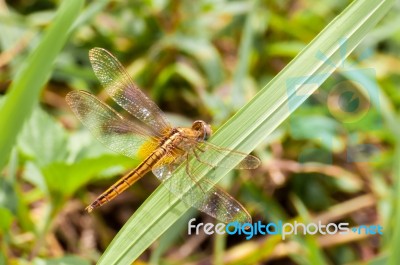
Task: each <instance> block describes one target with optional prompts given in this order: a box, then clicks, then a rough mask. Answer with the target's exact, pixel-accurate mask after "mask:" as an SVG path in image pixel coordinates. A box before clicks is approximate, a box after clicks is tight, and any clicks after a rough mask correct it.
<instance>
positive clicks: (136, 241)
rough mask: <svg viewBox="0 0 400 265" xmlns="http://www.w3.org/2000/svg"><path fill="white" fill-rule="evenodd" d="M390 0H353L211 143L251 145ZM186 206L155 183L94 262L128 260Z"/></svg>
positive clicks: (304, 93)
mask: <svg viewBox="0 0 400 265" xmlns="http://www.w3.org/2000/svg"><path fill="white" fill-rule="evenodd" d="M393 3H394V0H386V1H385V0H383V1H375V0H358V1H354V2H353V3H352V4H351V5H350V6H349V7H348V8H346V10H344V11H343V12H342V14H340V15H339V16H338V17H337V18H336V19H335V20H333V21H332V22H331V23H330V24H329V25H328V26H327V27H326V28H325V29H324V30H323V31H322V32H321V33H320V34H319V35H318V36H317V37H316V38H315V39H314V40H313V41H312V42H311V43H310V44H309V45H308V46H307V47H306V48H305V49H304V50H303V51H302V52H301V53H300V54H299V55H298V56H297V57H296V58H295V59H294V60H293V61H292V62H291V63H290V64H289V65H288V66H287V67H286V68H285V69H284V70H282V71H281V72H280V73H279V75H277V76H276V77H275V78H274V79H273V80H272V81H271V82H270V83H269V84H268V85H267V86H266V87H264V88H263V89H262V90H261V91H260V92H259V93H258V94H257V95H256V96H255V97H254V98H253V100H252V101H251V102H250V103H248V104H247V105H246V106H244V107H243V108H242V109H241V110H240V111H239V112H238V113H237V114H236V115H235V116H234V117H232V118H231V119H230V120H229V121H228V122H227V123H226V124H225V125H224V126H223V127H222V128H221V129H220V130H219V131H218V132H217V133H216V135H215V137H214V138H213V139H212V142H213V143H215V144H218V145H221V146H225V147H228V148H232V149H238V150H241V151H244V152H250V151H251V150H253V149H254V148H255V147H256V146H257V145H258V144H260V142H262V141H263V140H264V139H265V137H266V136H268V135H269V134H270V133H271V132H272V131H273V130H274V129H276V128H277V127H278V126H279V125H280V124H281V123H282V122H283V121H284V120H285V119H286V118H287V117H288V116H289V114H290V113H291V112H293V111H294V110H295V109H296V108H297V107H298V106H299V105H301V103H303V102H304V100H305V99H306V98H307V97H308V96H310V95H311V94H312V92H313V91H315V90H316V89H317V88H318V86H319V85H320V84H321V83H322V82H324V81H325V80H326V78H328V77H329V75H330V74H331V73H332V72H333V71H334V70H335V69H336V67H337V66H339V65H341V63H342V60H343V59H344V58H345V57H347V56H348V55H349V53H350V52H351V51H352V50H353V49H354V48H355V47H356V46H357V45H358V44H359V43H360V41H361V40H362V39H363V38H364V37H365V36H366V35H367V34H368V32H369V31H370V30H371V29H372V27H373V26H375V25H376V23H377V22H378V21H379V20H380V19H381V18H382V17H383V16H384V15H385V14H386V13H387V12H388V10H389V9H390V7H391V6H392V4H393ZM343 40H345V41H343ZM343 45H346V47H347V48H346V49H345V50H344V49H343V47H344V46H343ZM320 55H324V57H325V59H321V58H322V57H321V56H320ZM205 171H206V169H205ZM206 173H207V172H205V174H206ZM226 173H227V170H226V171H225V172H221V171H220V172H219V175H218V179H220V178H222V177H223V175H224V174H226ZM187 209H188V206H186V205H185V204H184V203H182V202H180V201H179V199H171V196H170V195H169V192H168V191H167V190H166V189H165V188H164V187H162V186H160V187H159V188H158V189H157V190H156V191H155V192H154V193H153V194H152V195H151V196H150V197H149V198H148V199H147V200H146V202H145V203H143V205H142V206H141V207H140V208H139V209H138V210H137V211H136V212H135V214H134V215H133V216H132V217H131V218H130V219H129V221H128V222H127V223H126V224H125V226H124V227H123V228H122V229H121V231H120V232H119V233H118V235H117V236H116V237H115V238H114V240H113V242H112V243H111V244H110V246H109V247H108V249H107V250H106V252H105V253H104V254H103V256H102V257H101V258H100V261H99V263H98V264H107V265H109V264H129V263H131V262H132V261H133V260H135V259H136V258H138V257H139V255H140V254H141V253H142V252H143V251H144V250H146V248H148V247H149V246H150V244H151V243H153V242H154V241H155V240H156V239H157V238H158V237H159V236H160V235H161V234H162V233H163V232H164V231H165V230H166V229H168V228H169V227H170V226H172V225H173V224H174V223H175V221H176V220H177V219H178V218H179V217H180V216H181V215H182V214H183V213H184V212H185V211H187Z"/></svg>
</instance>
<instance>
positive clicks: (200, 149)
mask: <svg viewBox="0 0 400 265" xmlns="http://www.w3.org/2000/svg"><path fill="white" fill-rule="evenodd" d="M191 152H192V153H193V154H194V155H195V157H196V158H197V160H198V161H199V162H201V163H203V164H206V165H209V166H211V167H222V168H229V169H231V168H236V169H255V168H257V167H258V166H259V165H260V163H261V161H260V159H259V158H258V157H256V156H253V155H248V154H245V153H242V152H238V151H234V150H230V149H227V148H223V147H219V146H216V145H213V144H211V143H208V142H202V143H199V144H198V145H196V147H195V148H193V149H192V150H191Z"/></svg>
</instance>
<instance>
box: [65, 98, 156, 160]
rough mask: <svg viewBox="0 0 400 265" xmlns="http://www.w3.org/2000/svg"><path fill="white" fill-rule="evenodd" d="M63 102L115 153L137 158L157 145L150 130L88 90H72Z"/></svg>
mask: <svg viewBox="0 0 400 265" xmlns="http://www.w3.org/2000/svg"><path fill="white" fill-rule="evenodd" d="M66 101H67V103H68V105H69V106H70V107H71V109H72V110H73V112H74V113H75V115H76V116H77V117H78V118H79V119H80V120H81V122H82V123H83V124H84V125H85V126H86V127H87V128H88V129H89V130H90V131H91V133H92V134H93V135H94V136H95V137H96V138H97V139H98V140H99V141H100V142H102V143H103V144H104V145H105V146H107V147H108V148H110V149H111V150H113V151H115V152H117V153H121V154H123V155H126V156H128V157H131V158H134V159H136V158H138V155H140V153H142V154H143V156H146V155H147V154H148V153H150V152H151V151H152V150H151V149H152V148H155V147H156V145H157V144H156V138H154V137H151V132H148V131H146V130H145V129H144V128H142V127H140V126H138V125H137V124H135V123H134V122H132V121H130V120H128V119H125V118H123V116H121V115H119V114H118V113H117V112H116V111H115V110H113V109H112V108H111V107H109V106H108V105H106V104H104V103H103V102H101V101H100V100H98V99H97V98H96V97H95V96H93V95H92V94H90V93H88V92H85V91H72V92H70V93H68V95H67V97H66ZM145 149H148V150H145Z"/></svg>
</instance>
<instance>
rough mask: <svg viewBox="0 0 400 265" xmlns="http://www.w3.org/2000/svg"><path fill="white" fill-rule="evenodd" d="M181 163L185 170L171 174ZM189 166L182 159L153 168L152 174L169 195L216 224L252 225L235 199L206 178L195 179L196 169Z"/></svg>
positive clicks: (246, 213)
mask: <svg viewBox="0 0 400 265" xmlns="http://www.w3.org/2000/svg"><path fill="white" fill-rule="evenodd" d="M182 161H184V165H185V166H186V170H178V171H177V172H174V171H175V169H176V168H177V167H178V166H179V165H180V164H181V163H180V162H182ZM189 163H190V162H189V160H187V159H182V158H181V159H179V161H175V162H174V163H171V164H163V165H162V166H160V167H156V168H154V169H153V173H154V175H155V176H156V177H157V178H158V179H159V180H160V181H161V182H163V184H164V185H165V187H166V188H167V189H168V190H169V191H170V192H171V193H172V194H174V195H175V196H177V197H178V198H180V199H181V200H182V201H183V202H185V203H186V204H188V205H190V206H193V207H195V208H197V209H199V210H200V211H202V212H205V213H207V214H208V215H210V216H212V217H214V218H216V219H218V220H219V221H222V222H225V223H229V222H233V221H238V222H240V223H246V222H248V223H251V217H250V215H249V213H248V212H247V211H246V209H245V208H244V207H243V206H242V205H241V204H240V203H239V202H238V201H237V200H235V199H234V198H233V197H231V196H230V195H229V194H227V193H226V192H225V191H223V190H221V189H220V188H218V187H217V186H214V184H213V183H212V182H210V181H208V180H206V179H205V178H203V179H201V180H198V178H197V177H196V169H194V168H189Z"/></svg>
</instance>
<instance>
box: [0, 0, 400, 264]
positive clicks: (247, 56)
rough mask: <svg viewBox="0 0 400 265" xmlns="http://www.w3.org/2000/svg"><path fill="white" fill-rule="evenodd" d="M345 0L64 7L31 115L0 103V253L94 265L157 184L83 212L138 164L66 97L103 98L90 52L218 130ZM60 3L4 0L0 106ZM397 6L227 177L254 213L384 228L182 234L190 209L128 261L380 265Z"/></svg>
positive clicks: (389, 208)
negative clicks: (78, 114)
mask: <svg viewBox="0 0 400 265" xmlns="http://www.w3.org/2000/svg"><path fill="white" fill-rule="evenodd" d="M66 2H68V1H66ZM73 2H74V1H71V2H70V3H71V4H72V3H73ZM75 2H77V1H75ZM351 2H352V1H347V0H346V1H345V0H336V1H331V0H323V1H317V0H315V1H314V0H290V1H289V0H286V1H278V0H276V1H275V0H268V1H267V0H265V1H262V0H259V1H227V0H217V1H210V0H199V1H196V2H192V1H168V0H154V1H150V0H149V1H88V2H87V3H85V5H84V8H83V9H82V10H81V11H79V12H75V13H74V12H72V11H71V12H72V13H71V14H72V15H71V21H70V23H73V26H72V28H71V29H68V27H66V28H65V29H64V30H60V29H58V30H59V32H58V34H60V36H62V37H60V38H57V35H54V36H56V37H55V38H54V39H50V38H49V42H48V43H52V44H54V45H50V46H48V47H47V48H43V50H42V54H46V53H47V52H48V53H52V54H53V52H54V56H53V57H54V59H55V61H54V63H53V62H51V61H49V64H48V66H47V67H51V66H52V67H53V68H52V72H51V76H48V74H47V72H46V71H41V70H42V68H41V67H37V68H35V71H37V73H38V74H37V75H36V72H31V76H30V78H32V79H31V80H36V78H37V77H38V76H39V75H40V76H41V77H40V78H42V79H40V80H43V84H45V85H44V86H43V84H42V85H41V84H40V82H41V81H40V82H39V81H38V82H39V84H36V86H37V87H38V89H36V90H35V91H36V92H35V91H33V90H32V94H30V92H28V93H26V92H25V96H26V97H36V94H38V93H39V91H40V97H39V101H40V104H35V102H32V103H31V104H32V106H33V107H32V109H33V111H29V112H28V113H23V112H22V110H25V109H24V108H27V106H25V105H21V106H19V107H18V108H17V109H20V110H21V113H16V112H15V116H14V112H9V113H7V112H5V111H4V112H0V116H2V115H7V117H6V118H7V119H8V124H2V127H0V138H2V139H3V140H4V141H5V142H6V143H7V142H8V143H9V145H10V147H11V145H12V146H13V147H12V151H11V153H10V152H3V153H1V155H2V156H3V157H2V158H1V159H3V160H4V163H6V164H5V167H4V168H3V169H2V170H1V178H0V251H1V252H0V264H91V263H93V262H95V261H96V260H98V258H99V257H100V256H101V254H102V253H103V252H104V250H105V249H106V248H107V246H108V245H109V244H110V242H111V240H112V239H113V237H114V236H115V235H116V233H117V232H118V231H119V230H120V229H121V227H122V226H123V225H124V223H125V222H126V221H127V220H128V218H129V217H130V216H131V215H132V214H133V213H134V212H135V210H136V209H137V208H138V207H139V206H140V205H141V204H142V203H143V202H144V201H145V200H146V198H147V197H148V196H149V195H150V194H151V193H152V191H153V190H154V189H155V188H156V187H157V186H158V182H157V181H156V179H155V178H154V177H152V176H150V174H149V176H148V177H146V178H144V179H142V180H140V181H139V182H138V183H136V184H135V185H134V186H133V187H131V188H130V189H129V190H127V191H126V192H125V193H123V194H121V195H120V196H119V197H118V198H117V199H115V200H114V201H112V202H111V203H109V204H107V205H105V206H104V207H101V208H99V209H98V210H96V211H95V212H94V213H93V214H87V213H86V212H84V211H83V209H84V207H85V206H86V205H88V204H89V203H90V202H92V200H93V199H94V198H95V197H96V196H97V195H99V194H101V192H102V191H104V190H105V189H106V188H107V187H109V186H110V185H111V184H113V183H114V182H115V181H116V180H117V179H118V177H119V176H121V175H122V174H123V173H124V172H126V171H127V170H129V169H131V168H132V167H134V166H135V165H136V164H135V162H134V161H132V160H130V159H128V158H126V157H123V156H121V155H118V154H115V153H113V152H111V151H109V150H107V149H105V147H103V146H102V145H101V144H100V143H98V142H97V141H96V140H95V139H93V138H92V136H91V135H90V133H89V132H88V130H87V129H85V128H83V127H82V125H81V124H80V123H79V121H78V120H77V119H76V118H75V116H74V115H73V114H72V112H71V110H70V109H69V108H68V107H67V105H66V102H65V95H66V94H67V93H68V92H69V91H71V90H78V89H81V90H87V91H90V92H92V93H93V94H95V95H96V96H97V97H99V98H100V99H102V100H105V101H106V102H108V103H110V104H112V102H111V101H110V100H109V99H108V97H107V94H106V93H105V91H104V90H103V89H102V88H101V87H100V84H99V82H98V80H97V79H96V78H95V76H94V74H93V71H92V69H91V66H90V63H89V59H88V51H89V50H90V49H91V48H93V47H102V48H105V49H107V50H109V51H110V52H111V53H112V54H114V55H115V56H116V57H117V58H118V59H119V60H120V61H121V62H122V63H123V64H124V66H125V67H126V68H127V70H128V72H129V74H130V75H131V76H132V77H133V79H134V80H135V82H136V83H137V84H138V85H139V86H140V87H141V88H142V89H143V90H144V91H145V93H146V94H148V95H149V96H150V97H151V98H152V99H153V100H154V101H155V102H156V103H157V104H158V105H159V106H160V108H161V109H162V110H163V111H165V112H166V113H167V116H168V118H169V119H170V120H171V122H172V123H173V124H174V125H177V126H178V125H179V126H188V125H190V124H191V122H192V121H193V120H195V119H202V120H205V121H207V122H208V123H210V124H212V125H213V128H214V130H217V129H218V128H219V126H221V125H222V124H223V123H224V122H225V121H227V120H228V119H229V118H230V117H231V116H232V115H234V114H235V112H236V111H237V110H239V109H240V107H242V106H243V105H244V104H246V103H247V102H248V101H249V100H250V99H251V98H253V97H254V96H255V95H256V93H257V92H258V91H259V90H260V89H261V88H262V87H264V86H265V85H266V84H267V83H268V82H269V81H270V80H271V79H272V78H273V77H274V76H275V75H277V73H279V72H280V71H281V70H282V69H283V68H284V67H285V66H286V65H287V64H288V63H289V62H290V61H291V60H292V59H293V58H294V57H295V56H296V55H297V54H298V53H299V52H300V51H301V50H302V49H303V48H305V47H306V45H307V44H308V43H309V42H310V41H311V40H312V39H313V38H315V36H316V35H317V34H318V33H319V32H320V31H321V30H322V29H324V28H325V27H326V26H327V25H328V24H329V23H330V22H331V21H332V20H333V19H334V18H335V17H336V16H337V15H338V14H340V13H341V12H342V11H343V10H344V9H345V8H346V7H347V6H348V5H349V4H350V3H351ZM59 6H60V1H44V0H42V1H24V0H20V1H5V2H4V1H0V51H1V53H0V70H1V71H0V94H1V97H0V106H1V105H2V104H3V103H4V102H5V100H6V97H7V96H6V94H7V93H8V88H10V86H11V84H12V82H13V80H15V79H18V78H20V79H21V80H23V78H24V76H21V74H19V76H18V74H17V73H18V72H19V71H21V69H23V68H24V67H26V64H27V61H29V60H32V61H34V58H33V57H32V56H30V57H29V54H31V53H32V51H33V50H34V49H35V48H36V47H37V46H38V44H39V43H40V41H41V39H42V37H43V32H44V30H46V29H49V25H50V24H51V23H53V22H54V21H55V19H54V18H55V14H56V10H57V9H58V8H59ZM399 9H400V5H399V3H396V4H395V5H394V6H393V8H392V10H391V11H390V12H389V13H388V14H387V15H386V16H385V17H384V19H383V20H382V21H381V22H380V23H379V24H378V26H377V27H375V29H374V30H373V31H371V32H370V33H369V34H368V35H367V36H366V38H365V40H364V41H363V42H362V43H361V44H360V45H359V47H358V48H357V49H356V50H355V51H354V52H353V53H352V55H351V56H350V57H349V58H348V59H347V60H346V61H344V62H343V64H342V65H332V67H336V66H339V69H338V71H336V72H335V73H334V74H333V75H331V76H330V77H329V78H328V80H327V81H326V82H324V84H323V85H322V86H321V87H320V88H319V89H318V90H317V92H316V93H314V94H313V95H312V96H311V97H310V98H309V99H308V100H307V101H306V102H305V103H304V104H303V105H302V106H301V107H300V108H299V109H297V110H296V111H295V112H294V113H293V114H292V115H291V116H290V118H289V119H288V120H286V121H285V122H284V124H282V125H281V126H280V127H279V128H278V129H277V130H275V131H274V133H273V134H271V135H269V136H268V137H267V138H266V139H265V140H264V141H263V144H261V145H260V146H258V148H257V149H256V150H255V151H254V154H255V155H257V156H258V157H260V158H261V160H262V166H261V167H260V168H258V169H257V170H253V171H242V172H232V173H231V174H229V176H228V177H227V178H224V179H223V181H222V183H221V185H222V186H223V187H225V188H226V189H227V191H228V192H229V193H230V194H231V195H232V196H234V197H235V198H236V199H238V200H239V201H240V202H241V203H242V204H243V205H244V206H245V207H246V209H248V211H249V212H250V214H251V216H252V217H253V220H255V221H258V220H261V221H263V222H264V223H267V222H276V221H277V220H283V221H287V222H292V221H294V220H302V221H303V222H310V221H315V220H321V221H323V222H348V223H349V224H350V226H351V227H357V226H360V225H363V224H366V225H372V224H380V225H382V226H383V228H384V229H383V231H384V234H383V236H380V235H358V234H355V233H350V234H348V235H340V234H336V235H314V236H302V235H298V236H291V237H289V238H288V239H286V240H285V241H282V240H281V239H280V237H271V236H256V237H254V238H253V239H251V240H249V241H247V240H246V239H245V236H216V235H213V236H207V235H204V234H203V235H199V236H188V235H187V220H188V218H190V216H189V214H188V215H185V216H184V218H182V219H181V221H179V222H178V223H176V225H174V226H173V228H172V229H169V230H168V231H167V232H166V233H165V234H163V236H162V237H161V238H159V239H158V240H156V242H155V243H154V244H153V245H152V246H151V247H150V248H148V249H147V251H145V252H144V253H143V254H142V255H141V256H140V258H139V259H138V260H137V261H136V262H135V263H134V264H364V263H365V264H387V262H388V260H387V259H388V257H390V256H391V254H394V253H391V251H390V248H389V246H390V244H392V237H391V236H392V235H393V234H395V233H396V232H395V231H397V230H396V229H394V228H395V227H396V220H398V219H396V218H395V217H394V211H393V208H394V206H395V205H396V201H397V200H396V196H399V195H398V194H397V193H396V192H395V191H396V189H394V187H396V186H395V183H396V182H395V176H397V175H396V174H399V172H400V171H399V170H398V168H397V167H398V163H399V160H398V159H397V158H399V157H400V151H399V150H400V149H399V148H398V147H397V146H398V144H399V143H400V141H399V135H398V134H396V133H395V132H398V131H399V130H398V129H397V120H398V119H397V114H396V112H397V110H398V108H399V107H400V92H399V90H398V84H399V82H400V58H399V51H400V31H399V29H400V20H399V17H398V12H399ZM77 10H78V9H77ZM73 15H75V16H77V19H74V17H73ZM65 25H67V24H65ZM55 33H57V31H56V30H55ZM67 33H68V34H67ZM67 37H68V39H67ZM57 41H59V42H57ZM64 41H65V44H63V42H64ZM57 45H59V46H57ZM57 47H59V49H60V51H59V52H58V51H57ZM61 47H62V48H61ZM343 47H344V48H343V49H344V53H345V49H346V48H345V45H344V46H343ZM315 56H317V57H318V58H320V60H323V61H324V62H325V63H326V64H329V63H330V61H329V60H327V59H326V58H325V57H324V55H323V54H316V55H315ZM27 58H29V59H27ZM38 58H40V57H38ZM343 59H344V58H343ZM38 61H39V62H40V59H39V60H37V62H38ZM40 63H42V64H43V65H46V62H40ZM38 65H40V64H38ZM43 67H44V66H43ZM38 78H39V77H38ZM47 79H49V81H48V82H45V81H46V80H47ZM26 80H29V79H26ZM368 82H372V83H373V85H371V84H368V85H366V84H367V83H368ZM25 85H26V86H27V87H29V83H27V84H25ZM366 87H368V88H371V87H372V89H368V88H366ZM40 88H43V89H42V90H40ZM363 88H364V89H363ZM28 91H29V90H28ZM35 93H36V94H35ZM371 102H372V103H371ZM24 115H25V118H23V117H24ZM20 117H21V126H22V124H23V127H21V128H22V129H21V130H17V129H18V128H17V127H18V126H17V124H18V121H19V120H20ZM25 119H26V120H25ZM23 121H25V122H24V123H22V122H23ZM12 122H15V124H16V125H15V126H14V125H13V124H11V123H12ZM11 128H17V129H15V132H18V134H17V133H14V131H13V130H11ZM15 137H16V143H15V144H14V140H12V139H14V138H15ZM9 139H11V140H9ZM4 150H5V149H4ZM1 159H0V160H1ZM1 166H3V165H1ZM396 166H397V167H396ZM191 214H192V215H195V216H197V219H198V220H199V222H200V221H202V222H213V221H215V220H213V219H211V218H210V217H208V216H206V215H204V214H201V213H197V212H194V211H193V212H191ZM395 235H396V234H395ZM397 246H398V245H397ZM397 255H399V253H397ZM62 262H64V263H62ZM394 264H395V263H394Z"/></svg>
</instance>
